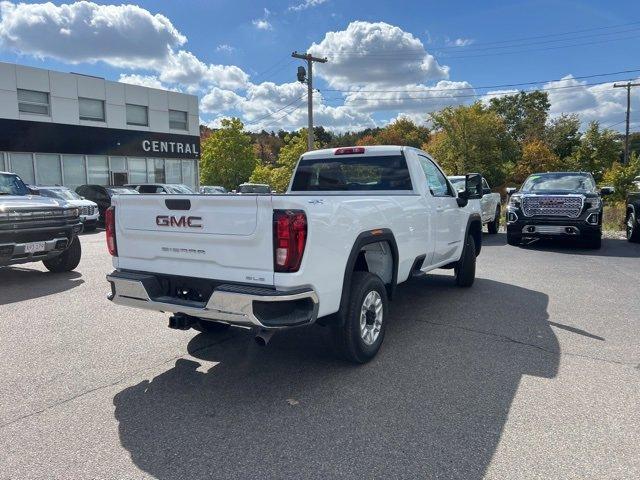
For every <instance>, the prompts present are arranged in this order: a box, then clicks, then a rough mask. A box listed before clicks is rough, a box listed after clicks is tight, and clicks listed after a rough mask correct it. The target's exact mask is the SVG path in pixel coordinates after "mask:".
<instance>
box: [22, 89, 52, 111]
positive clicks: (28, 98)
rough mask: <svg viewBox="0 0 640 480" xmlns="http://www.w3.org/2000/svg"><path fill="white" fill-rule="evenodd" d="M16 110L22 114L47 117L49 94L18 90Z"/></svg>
mask: <svg viewBox="0 0 640 480" xmlns="http://www.w3.org/2000/svg"><path fill="white" fill-rule="evenodd" d="M18 110H19V111H20V112H22V113H32V114H36V115H49V94H48V93H47V92H36V91H35V90H22V89H20V88H19V89H18Z"/></svg>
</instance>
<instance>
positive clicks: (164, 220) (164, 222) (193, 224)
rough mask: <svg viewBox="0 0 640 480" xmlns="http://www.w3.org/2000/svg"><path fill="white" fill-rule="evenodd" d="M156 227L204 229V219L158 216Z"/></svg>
mask: <svg viewBox="0 0 640 480" xmlns="http://www.w3.org/2000/svg"><path fill="white" fill-rule="evenodd" d="M156 225H158V226H159V227H183V228H184V227H188V228H202V217H184V216H182V217H174V216H173V215H158V216H157V217H156Z"/></svg>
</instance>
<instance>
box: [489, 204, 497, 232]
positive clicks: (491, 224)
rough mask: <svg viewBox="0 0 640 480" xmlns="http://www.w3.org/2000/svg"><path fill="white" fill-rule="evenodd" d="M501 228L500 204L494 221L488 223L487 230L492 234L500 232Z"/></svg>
mask: <svg viewBox="0 0 640 480" xmlns="http://www.w3.org/2000/svg"><path fill="white" fill-rule="evenodd" d="M498 230H500V205H498V206H497V207H496V214H495V217H493V221H492V222H489V223H488V224H487V231H488V232H489V233H491V234H495V233H498Z"/></svg>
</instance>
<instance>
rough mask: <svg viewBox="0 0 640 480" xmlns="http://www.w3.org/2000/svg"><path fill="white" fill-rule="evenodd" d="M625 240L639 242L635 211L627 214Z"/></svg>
mask: <svg viewBox="0 0 640 480" xmlns="http://www.w3.org/2000/svg"><path fill="white" fill-rule="evenodd" d="M626 223H627V240H628V241H630V242H633V243H640V228H638V219H637V218H636V214H635V212H629V213H628V214H627V222H626Z"/></svg>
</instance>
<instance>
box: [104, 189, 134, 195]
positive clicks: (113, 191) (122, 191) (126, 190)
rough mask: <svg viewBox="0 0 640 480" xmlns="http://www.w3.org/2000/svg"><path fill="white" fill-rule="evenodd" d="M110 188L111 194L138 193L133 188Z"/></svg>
mask: <svg viewBox="0 0 640 480" xmlns="http://www.w3.org/2000/svg"><path fill="white" fill-rule="evenodd" d="M108 190H109V193H111V195H134V194H137V193H138V192H136V191H135V190H132V189H131V188H109V189H108Z"/></svg>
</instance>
